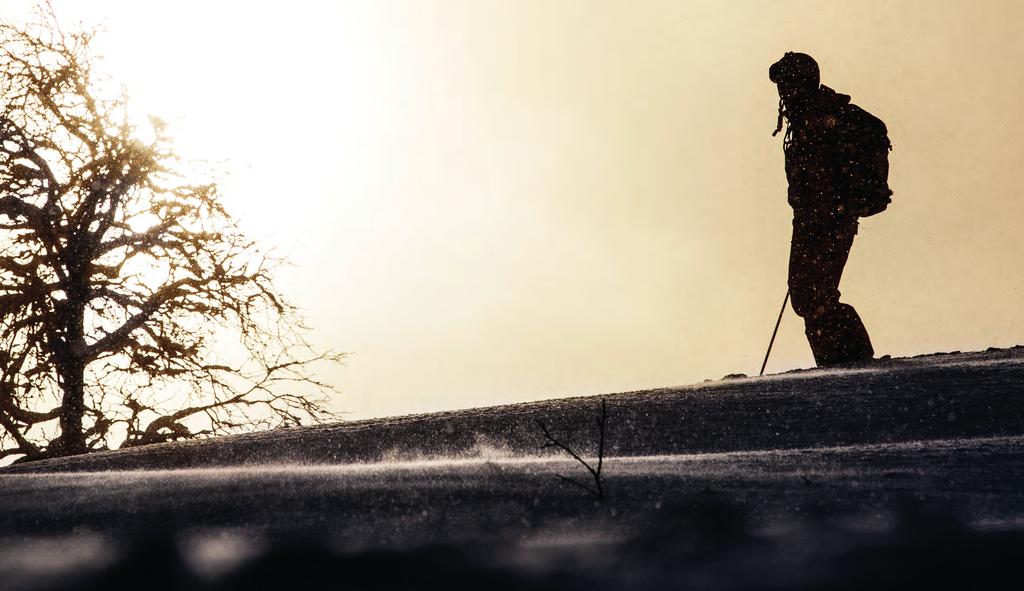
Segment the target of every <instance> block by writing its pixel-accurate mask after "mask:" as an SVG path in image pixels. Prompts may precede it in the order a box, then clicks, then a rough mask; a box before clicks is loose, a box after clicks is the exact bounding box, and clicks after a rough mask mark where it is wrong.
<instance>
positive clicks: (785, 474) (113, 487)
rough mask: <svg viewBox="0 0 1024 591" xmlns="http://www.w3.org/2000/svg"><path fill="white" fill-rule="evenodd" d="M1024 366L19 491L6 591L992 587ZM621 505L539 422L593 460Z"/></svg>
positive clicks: (10, 517) (982, 359)
mask: <svg viewBox="0 0 1024 591" xmlns="http://www.w3.org/2000/svg"><path fill="white" fill-rule="evenodd" d="M1022 385H1024V347H1016V348H1012V349H1005V350H991V351H985V352H976V353H953V354H938V355H929V356H922V357H916V358H908V359H896V360H889V361H885V362H880V363H874V364H871V365H870V366H865V367H860V368H846V369H842V370H829V371H819V370H810V371H798V372H791V373H787V374H781V375H775V376H767V377H765V378H760V379H749V378H741V379H729V380H722V381H717V382H706V383H703V384H698V385H694V386H689V387H684V388H670V389H663V390H654V391H645V392H632V393H621V394H609V395H605V396H600V397H581V398H571V399H561V400H552V401H545V402H538V403H531V404H520V405H512V406H504V407H495V408H486V409H476V410H467V411H459V412H450V413H439V414H431V415H420V416H409V417H398V418H391V419H380V420H370V421H359V422H351V423H338V424H334V425H324V426H318V427H308V428H298V429H288V430H281V431H275V432H269V433H260V434H252V435H244V436H238V437H230V438H222V439H211V440H205V441H198V442H187V443H179V444H171V445H159V446H151V447H147V448H139V449H134V450H126V451H123V452H120V451H118V452H107V453H102V454H94V455H91V456H85V457H77V458H67V459H62V460H50V461H45V462H38V463H32V464H21V465H17V466H12V467H8V468H5V469H3V470H0V503H2V505H0V506H3V507H4V509H3V511H0V590H5V589H117V588H122V587H125V588H127V587H133V588H134V587H136V586H137V585H138V582H139V580H142V579H145V580H146V581H149V582H156V583H159V584H158V585H157V587H155V588H161V589H245V590H246V591H254V590H256V589H286V588H287V589H291V588H296V589H298V588H311V587H314V586H324V587H326V588H336V587H338V586H343V587H352V588H360V589H396V588H401V589H407V588H417V589H460V588H486V589H665V588H688V589H765V588H767V589H806V588H849V589H859V588H894V587H905V586H907V584H908V582H909V581H912V582H913V583H914V585H916V586H919V587H924V586H928V587H930V588H936V589H942V588H958V589H959V588H969V587H976V588H991V587H992V586H993V585H994V584H995V582H996V581H999V580H1000V577H1005V576H1008V575H1012V576H1016V574H1015V573H1017V571H1018V565H1019V563H1020V558H1021V551H1020V549H1021V548H1024V413H1022V412H1021V411H1022V410H1024V409H1022V408H1021V406H1022V404H1024V391H1022V390H1024V389H1022ZM600 399H604V400H606V401H607V407H608V426H607V432H606V435H607V439H608V453H607V456H608V457H606V459H605V464H604V476H603V484H604V488H605V490H606V491H607V499H606V500H605V501H604V502H598V501H597V500H596V499H595V498H593V497H592V496H590V495H588V494H587V493H586V492H584V491H582V490H581V489H579V488H577V487H575V486H572V485H568V484H566V483H565V482H564V481H562V480H560V479H559V478H557V477H556V476H559V475H560V476H569V477H572V478H576V479H578V480H579V481H580V482H587V480H586V479H587V478H589V476H588V475H587V474H586V472H584V470H583V468H582V467H581V466H580V465H579V464H578V463H576V462H574V461H573V460H571V459H568V458H567V457H565V456H564V455H558V454H557V453H555V452H553V451H552V450H542V444H543V439H542V437H541V436H540V432H539V429H538V428H537V426H536V424H535V423H534V421H535V420H542V421H544V422H546V423H547V424H548V425H550V428H551V430H552V432H553V433H555V434H556V435H557V436H559V437H564V438H565V440H566V441H567V442H569V443H571V444H572V445H574V446H578V447H579V448H580V449H584V450H590V451H591V452H593V450H594V448H595V445H596V441H597V430H596V427H595V425H594V419H595V418H596V416H597V413H598V411H599V408H600V405H599V400H600Z"/></svg>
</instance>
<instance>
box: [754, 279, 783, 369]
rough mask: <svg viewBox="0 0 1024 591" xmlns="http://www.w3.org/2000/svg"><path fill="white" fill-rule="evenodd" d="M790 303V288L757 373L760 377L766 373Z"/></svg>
mask: <svg viewBox="0 0 1024 591" xmlns="http://www.w3.org/2000/svg"><path fill="white" fill-rule="evenodd" d="M787 303H789V290H788V289H787V290H786V297H785V298H783V300H782V309H781V310H779V319H778V320H776V321H775V330H773V331H772V340H771V341H768V350H767V351H765V354H764V363H762V364H761V373H759V374H757V375H758V377H760V376H763V375H764V368H765V366H766V365H768V356H769V355H771V354H772V345H774V344H775V335H776V334H778V332H779V324H781V323H782V314H783V312H785V311H786V304H787Z"/></svg>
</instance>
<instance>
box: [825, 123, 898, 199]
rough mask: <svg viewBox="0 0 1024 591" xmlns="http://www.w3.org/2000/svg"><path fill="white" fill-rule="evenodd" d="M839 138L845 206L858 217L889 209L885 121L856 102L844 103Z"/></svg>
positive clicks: (840, 167) (889, 144) (887, 134)
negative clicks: (855, 103)
mask: <svg viewBox="0 0 1024 591" xmlns="http://www.w3.org/2000/svg"><path fill="white" fill-rule="evenodd" d="M840 120H841V122H842V123H841V125H840V126H839V127H840V129H839V133H838V137H837V143H838V145H837V148H838V159H839V162H838V166H839V171H838V172H839V177H840V178H841V179H842V180H841V185H842V199H843V206H844V207H846V208H847V209H848V210H849V211H852V212H853V213H855V214H856V215H857V216H858V217H868V216H872V215H875V214H877V213H881V212H883V211H885V208H886V207H888V206H889V203H891V202H892V199H890V196H891V195H892V190H890V189H889V151H890V150H892V142H890V141H889V133H888V130H887V129H886V127H885V123H883V122H882V120H881V119H879V118H878V117H875V116H874V115H872V114H871V113H868V112H867V111H865V110H864V109H862V108H860V107H858V106H857V105H854V104H847V105H845V106H843V108H842V113H841V115H840Z"/></svg>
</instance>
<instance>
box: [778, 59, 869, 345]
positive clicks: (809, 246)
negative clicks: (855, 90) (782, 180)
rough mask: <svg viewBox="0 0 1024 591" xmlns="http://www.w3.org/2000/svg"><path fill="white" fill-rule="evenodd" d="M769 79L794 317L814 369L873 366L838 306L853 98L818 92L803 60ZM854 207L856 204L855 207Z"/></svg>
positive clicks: (852, 317)
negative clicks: (774, 89)
mask: <svg viewBox="0 0 1024 591" xmlns="http://www.w3.org/2000/svg"><path fill="white" fill-rule="evenodd" d="M769 78H770V79H771V80H772V82H775V83H776V84H778V87H779V97H780V105H779V122H778V123H779V124H778V127H777V129H776V133H778V132H779V131H780V130H781V129H782V123H783V118H785V119H786V120H787V121H788V123H789V125H788V127H787V130H786V134H785V139H784V142H783V146H784V151H785V157H786V178H787V180H788V181H789V194H788V199H789V204H790V205H791V206H792V208H793V240H792V247H791V251H790V259H789V288H790V297H791V298H792V304H793V310H794V311H795V312H796V313H797V314H798V315H799V316H800V317H802V318H803V319H804V326H805V334H806V335H807V340H808V342H809V343H810V345H811V351H812V352H813V354H814V360H815V362H816V363H817V364H818V365H835V364H841V363H850V362H857V361H864V360H868V359H871V358H872V357H873V355H874V350H873V348H872V346H871V340H870V338H869V337H868V334H867V331H866V330H865V328H864V325H863V323H862V322H861V320H860V317H859V316H858V315H857V312H856V310H854V309H853V307H852V306H850V305H848V304H844V303H841V302H840V301H839V297H840V293H839V281H840V278H841V277H842V273H843V268H844V267H845V265H846V261H847V258H848V256H849V253H850V248H851V246H852V245H853V237H854V236H855V235H856V234H857V216H858V213H859V212H858V211H856V208H854V207H851V202H854V201H857V200H856V199H853V198H851V195H852V194H856V193H857V192H858V191H859V190H861V189H860V188H859V187H857V186H854V184H855V182H854V181H855V180H856V177H857V175H856V174H854V172H855V170H857V169H860V168H862V166H863V164H864V163H863V162H860V161H859V156H858V154H856V153H855V150H854V149H853V148H855V147H856V143H857V139H858V138H856V137H854V136H855V135H856V134H857V133H858V130H857V129H856V128H855V125H854V123H855V122H854V121H853V117H852V116H850V113H853V112H854V111H853V110H854V109H856V107H855V106H853V105H850V97H849V96H847V95H843V94H839V93H836V92H835V91H833V90H832V89H830V88H828V87H827V86H822V85H821V84H820V80H819V75H818V67H817V64H816V63H815V62H814V60H813V59H812V58H811V57H810V56H807V55H805V54H799V53H787V54H786V55H785V56H784V57H783V58H782V59H781V60H779V61H778V62H776V63H775V64H773V65H772V67H771V69H770V70H769ZM858 202H859V201H858Z"/></svg>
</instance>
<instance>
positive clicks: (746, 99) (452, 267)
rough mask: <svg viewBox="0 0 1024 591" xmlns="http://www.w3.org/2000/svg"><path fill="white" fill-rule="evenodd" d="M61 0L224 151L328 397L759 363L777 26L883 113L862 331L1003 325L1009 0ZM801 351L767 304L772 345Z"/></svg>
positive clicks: (851, 278) (909, 336)
mask: <svg viewBox="0 0 1024 591" xmlns="http://www.w3.org/2000/svg"><path fill="white" fill-rule="evenodd" d="M54 4H55V7H56V10H57V12H58V15H60V16H61V17H62V19H63V21H64V22H65V23H66V24H68V25H70V23H72V22H73V21H76V20H84V21H85V22H88V23H97V24H103V25H104V26H105V27H106V32H105V33H104V34H103V35H102V37H101V39H100V42H99V45H100V47H101V48H102V49H103V53H104V54H105V56H106V68H107V69H108V71H110V72H111V73H112V74H113V76H114V77H115V78H116V79H118V80H120V81H122V82H123V83H124V84H125V85H126V86H127V87H128V89H129V91H130V92H131V93H132V95H133V96H134V98H135V100H136V101H137V102H138V103H139V104H141V105H144V107H145V108H146V109H147V110H149V111H151V112H153V113H155V114H158V115H160V116H162V117H163V118H165V119H167V120H169V121H170V122H171V123H172V130H173V131H174V133H175V134H176V135H177V136H178V137H179V138H180V145H181V146H182V151H183V152H185V153H187V154H191V155H194V156H198V157H204V158H208V159H212V160H224V161H225V162H224V165H223V167H224V169H225V170H226V171H227V172H228V173H229V176H228V178H227V179H226V181H225V199H226V200H227V202H228V205H229V207H230V208H231V210H232V211H233V212H234V213H235V214H236V215H237V216H238V217H239V218H241V220H242V222H243V224H244V225H245V226H246V227H247V228H249V229H250V230H251V231H252V232H253V233H254V234H255V235H257V236H260V237H263V238H264V240H265V244H267V245H270V246H274V247H276V248H277V249H278V250H280V251H281V252H283V253H286V254H288V255H289V256H290V258H291V260H292V261H293V262H294V263H295V267H294V268H292V269H291V270H290V271H289V272H288V274H287V275H286V276H284V277H283V278H282V287H283V288H284V290H285V291H286V292H287V293H288V294H289V295H290V296H291V298H292V299H293V300H294V301H296V302H297V303H299V304H300V305H302V306H303V307H304V308H305V309H306V312H307V318H308V320H309V322H310V324H311V325H312V326H314V327H315V328H316V332H315V334H314V340H315V341H316V342H318V343H320V344H322V345H324V346H329V347H332V348H334V349H337V350H343V351H350V352H352V356H351V357H350V359H349V362H348V364H347V366H345V367H341V368H338V369H337V370H336V371H334V372H332V373H331V375H329V376H325V377H327V378H328V379H329V380H331V381H334V382H335V383H336V384H337V385H338V386H339V388H340V389H341V390H342V393H341V394H340V395H339V396H338V397H337V399H336V400H335V402H334V406H335V408H336V409H338V410H340V411H346V412H348V413H349V415H348V416H350V417H364V416H378V415H387V414H396V413H407V412H418V411H425V410H437V409H443V408H455V407H466V406H480V405H489V404H493V403H498V402H513V401H522V400H532V399H540V398H549V397H554V396H562V395H569V394H588V393H601V392H611V391H620V390H627V389H638V388H644V387H657V386H671V385H680V384H685V383H690V382H694V381H698V380H700V379H703V378H707V377H713V378H717V377H720V376H722V375H723V374H726V373H731V372H745V373H756V371H757V369H758V367H759V365H760V362H761V357H762V356H763V354H764V348H765V346H766V345H767V341H768V337H769V336H770V332H771V328H772V325H773V323H774V321H775V316H776V314H777V313H778V307H779V305H780V304H781V300H782V297H783V295H784V294H785V290H786V287H785V274H786V258H787V256H788V241H789V232H790V226H789V220H790V210H789V208H788V206H787V204H786V198H785V195H786V192H785V178H784V174H783V169H782V149H781V138H778V137H777V138H772V137H771V131H772V130H773V129H774V126H775V115H776V101H777V95H776V92H775V88H774V86H773V85H771V84H770V83H769V81H768V77H767V70H768V66H769V65H770V64H771V63H772V62H774V61H775V60H777V59H778V58H779V57H780V56H781V55H782V54H783V52H785V51H786V50H796V51H804V52H807V53H810V54H811V55H813V56H815V57H816V58H817V59H818V61H819V63H820V64H821V68H822V78H823V82H824V83H825V84H827V85H829V86H831V87H833V88H835V89H836V90H838V91H840V92H844V93H849V94H852V95H853V100H854V102H856V103H858V104H860V105H861V106H863V107H865V108H866V109H868V110H869V111H871V112H873V113H874V114H876V115H878V116H879V117H881V118H882V119H884V120H885V121H886V123H887V124H888V125H889V130H890V137H891V139H892V141H893V144H894V146H895V150H894V152H892V156H891V165H892V173H891V178H890V184H891V186H892V187H893V189H894V190H895V192H896V194H895V195H894V203H893V205H892V206H891V207H890V210H889V211H888V212H886V213H885V214H883V215H881V216H878V217H877V218H872V219H869V220H866V221H864V222H863V223H862V225H861V231H860V235H859V236H858V238H857V241H856V242H855V244H854V248H853V253H852V255H851V260H850V263H849V265H848V267H847V272H846V275H845V277H844V281H843V284H842V286H841V287H842V291H843V294H844V299H845V300H846V301H849V302H850V303H852V304H854V305H855V306H856V307H857V308H858V310H859V311H860V313H861V316H862V317H863V318H864V321H865V324H866V325H867V328H868V330H869V331H870V332H871V335H872V338H873V341H874V344H875V349H876V351H877V353H878V354H892V355H907V354H916V353H922V352H931V351H937V350H952V349H963V350H968V349H978V348H985V347H987V346H990V345H994V346H1007V345H1013V344H1017V343H1022V342H1024V306H1022V305H1021V304H1020V302H1021V299H1022V296H1024V275H1022V274H1021V272H1020V261H1021V260H1022V258H1024V240H1022V238H1021V233H1020V230H1021V228H1022V223H1024V199H1022V198H1021V197H1020V194H1019V193H1020V190H1019V188H1018V185H1019V182H1020V179H1019V176H1020V171H1021V168H1022V164H1024V158H1022V156H1024V142H1022V140H1021V138H1022V137H1024V119H1022V118H1021V116H1020V102H1021V97H1022V96H1024V40H1022V38H1021V35H1020V25H1019V23H1020V22H1021V16H1022V15H1021V13H1022V12H1024V10H1022V9H1021V8H1020V7H1019V6H1020V5H1019V3H1015V2H991V1H988V2H986V1H980V2H973V3H965V2H942V1H935V0H932V1H928V2H924V1H921V2H911V1H901V2H891V1H859V2H829V3H825V2H817V1H813V2H812V1H777V2H760V1H754V0H750V1H734V2H721V1H707V2H692V1H690V2H683V1H666V2H655V1H644V2H625V1H622V2H592V1H561V0H557V1H556V0H519V1H516V2H497V1H493V2H492V1H485V0H465V1H456V0H449V1H443V2H427V1H415V0H410V1H407V2H392V1H381V0H374V1H367V2H334V3H332V2H321V1H312V0H309V1H306V0H292V1H290V2H213V1H210V0H205V1H202V2H201V1H197V0H179V1H177V2H173V3H153V2H130V1H114V0H91V1H90V2H88V3H83V2H73V1H71V0H61V1H57V2H55V3H54ZM28 6H30V3H28V2H23V1H21V0H0V12H2V13H3V14H4V15H5V16H6V17H7V18H9V19H12V20H20V19H24V18H26V15H27V14H28V9H27V7H28ZM811 363H812V361H811V356H810V351H809V349H808V347H807V344H806V341H805V340H804V338H803V334H802V325H801V322H800V321H799V319H798V318H797V317H796V316H795V315H794V314H793V313H792V311H789V312H787V315H786V319H785V320H784V321H783V325H782V328H781V329H780V336H779V340H778V341H777V343H776V350H775V352H774V353H773V360H772V362H771V363H770V364H769V370H770V371H779V370H783V369H788V368H793V367H803V366H808V365H810V364H811Z"/></svg>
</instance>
